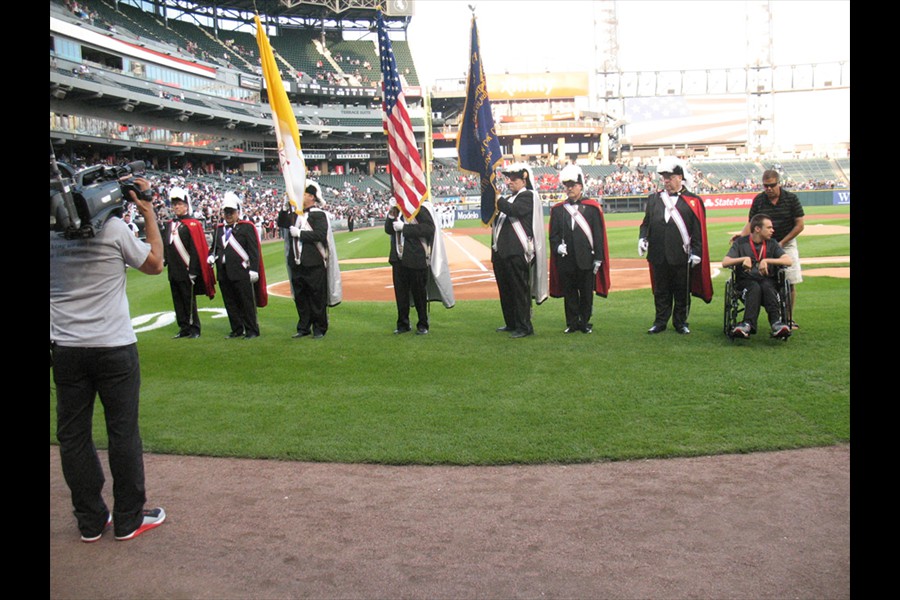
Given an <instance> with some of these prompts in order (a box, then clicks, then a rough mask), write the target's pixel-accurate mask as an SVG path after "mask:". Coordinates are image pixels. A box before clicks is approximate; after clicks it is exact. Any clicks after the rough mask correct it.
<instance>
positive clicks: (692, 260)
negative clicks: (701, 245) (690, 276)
mask: <svg viewBox="0 0 900 600" xmlns="http://www.w3.org/2000/svg"><path fill="white" fill-rule="evenodd" d="M688 262H689V263H691V266H692V267H696V266H697V265H699V264H700V257H699V256H697V255H696V254H691V256H690V257H689V258H688Z"/></svg>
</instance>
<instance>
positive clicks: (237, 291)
mask: <svg viewBox="0 0 900 600" xmlns="http://www.w3.org/2000/svg"><path fill="white" fill-rule="evenodd" d="M219 289H221V290H222V302H224V304H225V311H226V312H227V313H228V323H229V324H230V325H231V333H232V334H234V335H259V323H258V322H257V320H256V297H255V294H254V292H253V284H252V283H250V280H249V279H236V280H235V279H228V278H227V277H222V275H221V273H220V275H219Z"/></svg>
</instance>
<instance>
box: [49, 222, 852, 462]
mask: <svg viewBox="0 0 900 600" xmlns="http://www.w3.org/2000/svg"><path fill="white" fill-rule="evenodd" d="M812 208H814V209H817V208H827V209H829V210H828V211H823V212H836V211H838V210H840V209H845V208H846V212H847V223H849V208H847V207H812ZM737 212H738V213H743V212H744V211H737ZM814 212H815V211H814V210H811V209H807V226H809V225H810V223H814V222H815V217H814V214H813V213H814ZM725 214H727V211H718V212H716V213H715V216H724V215H725ZM634 218H640V215H611V216H610V221H612V220H613V219H634ZM826 222H827V223H832V224H833V223H834V222H833V221H826ZM720 225H721V226H722V229H721V231H720V230H719V226H720ZM458 226H461V227H465V226H466V224H465V223H459V224H458ZM734 229H735V227H734V224H710V239H711V241H712V240H713V239H714V238H715V241H714V242H713V244H712V245H713V247H714V248H715V250H714V251H713V252H712V254H713V257H714V260H717V259H718V258H721V256H723V255H724V254H725V251H726V250H727V247H726V242H727V239H725V236H726V233H727V231H729V230H734ZM636 233H637V232H636V230H631V229H629V228H625V229H623V230H621V235H622V239H618V236H619V235H620V233H619V231H616V229H615V228H610V238H611V246H612V247H613V248H614V250H613V251H612V252H611V254H612V255H613V256H614V257H616V256H622V257H635V256H636V238H637V235H636ZM720 235H721V237H722V238H723V239H725V241H720V240H719V239H718V237H716V236H720ZM336 237H337V238H338V253H339V255H340V256H341V258H382V259H383V257H384V256H385V255H386V253H387V237H386V236H385V234H384V233H383V231H382V230H381V229H380V228H378V227H376V228H374V229H368V230H357V231H354V232H353V233H349V232H343V233H339V234H338V235H337V236H336ZM822 237H823V238H828V240H827V241H823V242H822V244H821V247H820V248H818V252H820V253H821V255H822V256H831V255H841V254H842V253H843V254H849V236H842V235H838V236H822ZM354 238H357V241H355V242H352V243H350V240H352V239H354ZM844 238H847V239H846V240H845V239H844ZM812 240H813V238H812V237H810V238H809V239H806V238H801V255H802V256H811V254H810V253H809V252H807V249H808V248H809V247H810V246H813V245H814V244H813V241H812ZM264 256H265V261H266V266H267V274H268V278H269V281H270V283H271V282H274V281H277V280H281V279H284V274H285V267H284V259H283V250H282V245H281V243H273V244H266V245H265V246H264ZM381 264H383V263H381ZM613 283H615V282H613ZM724 285H725V275H724V274H723V275H720V276H719V277H718V278H717V279H716V281H715V286H716V293H717V296H716V297H715V298H714V299H713V302H712V303H711V304H709V305H706V304H703V303H702V302H700V301H698V300H695V301H694V304H693V308H692V311H691V318H690V323H691V329H692V331H693V333H692V335H690V336H679V335H677V334H675V333H674V332H672V331H667V332H665V333H663V334H660V335H656V336H648V335H646V334H645V333H644V331H645V330H646V328H647V327H648V326H649V325H650V323H651V321H652V317H653V305H652V297H651V294H650V291H649V290H636V291H622V292H613V293H612V294H610V297H609V298H608V299H602V298H597V299H596V301H595V318H594V325H595V328H594V333H593V334H592V335H581V334H578V335H563V334H562V329H563V328H564V326H565V324H564V319H563V307H562V301H561V300H557V299H550V300H548V301H547V302H545V303H544V304H542V305H541V306H537V307H535V314H534V326H535V330H536V332H537V335H535V336H534V337H531V338H525V339H522V340H510V339H508V338H507V336H505V335H503V334H499V333H495V332H494V328H495V327H497V326H498V325H500V324H501V320H502V319H501V316H500V307H499V303H498V302H497V301H487V300H486V301H465V302H458V303H457V305H456V306H455V307H454V308H453V309H450V310H446V309H444V308H442V307H440V306H439V305H437V304H434V305H432V330H431V334H430V335H428V336H415V335H410V334H407V335H403V336H394V335H392V334H391V331H392V330H393V326H394V320H395V317H396V314H395V308H394V305H393V303H391V302H345V303H343V304H342V305H340V306H338V307H336V308H334V309H331V311H330V316H331V328H330V329H329V332H328V335H327V336H326V337H325V338H324V339H322V340H319V341H314V340H311V339H309V338H304V339H301V340H295V339H292V338H291V337H290V336H291V334H292V333H293V332H294V330H295V324H296V318H297V317H296V312H295V309H294V306H293V302H292V301H291V300H290V299H286V298H278V297H272V298H271V299H270V303H269V306H267V307H266V308H263V309H261V311H260V327H261V331H262V336H261V337H260V338H258V339H255V340H243V339H238V340H225V339H223V338H224V336H225V335H226V333H227V332H228V329H229V328H228V324H227V320H226V319H224V318H216V319H214V318H211V316H210V314H209V313H203V312H201V320H202V322H203V336H202V337H201V338H200V339H197V340H172V339H170V338H171V336H172V335H173V334H174V333H175V326H174V325H169V326H167V327H165V328H162V329H157V330H153V331H148V332H144V333H140V334H139V335H138V340H139V341H138V346H139V350H140V354H141V365H142V377H143V387H142V398H141V431H142V435H143V438H144V447H145V449H146V450H147V451H150V452H162V453H173V454H198V455H212V456H239V457H259V458H262V457H265V458H273V459H285V460H312V461H338V462H377V463H389V464H412V463H421V464H505V463H545V462H583V461H597V460H622V459H632V458H645V457H672V456H693V455H701V454H717V453H733V452H751V451H758V450H775V449H783V448H799V447H808V446H821V445H830V444H835V443H843V442H849V440H850V424H849V421H850V417H849V412H850V348H849V339H850V283H849V280H845V279H836V278H829V277H809V278H807V279H806V281H804V283H803V284H802V287H801V288H800V290H799V303H798V311H797V315H796V317H797V320H798V321H800V322H801V324H802V329H801V330H800V331H799V332H797V333H796V334H795V335H794V336H793V337H792V338H791V339H790V340H789V341H787V342H780V341H776V340H773V339H769V338H767V337H765V335H759V336H756V338H755V339H752V340H750V341H742V340H738V341H734V342H731V341H729V340H728V339H727V338H726V337H725V336H724V335H723V333H722V315H723V306H722V299H721V293H722V289H723V288H724ZM128 294H129V298H130V302H131V311H132V316H133V317H137V316H139V315H143V314H148V313H155V312H160V311H171V298H170V295H169V289H168V282H167V280H166V276H165V274H163V275H161V276H159V277H148V276H146V275H143V274H140V273H135V272H132V273H130V274H129V281H128ZM200 306H201V308H205V307H221V306H222V303H221V297H220V296H217V298H216V299H215V300H214V301H208V300H206V299H201V301H200ZM761 320H762V322H763V323H765V317H764V316H763V317H761ZM98 405H99V403H98ZM55 427H56V422H55V400H54V393H53V385H52V377H51V402H50V440H51V443H55V435H54V432H55ZM95 435H96V438H97V443H98V445H99V446H105V443H106V440H105V431H104V427H103V425H102V415H101V414H100V409H99V408H97V409H96V411H95Z"/></svg>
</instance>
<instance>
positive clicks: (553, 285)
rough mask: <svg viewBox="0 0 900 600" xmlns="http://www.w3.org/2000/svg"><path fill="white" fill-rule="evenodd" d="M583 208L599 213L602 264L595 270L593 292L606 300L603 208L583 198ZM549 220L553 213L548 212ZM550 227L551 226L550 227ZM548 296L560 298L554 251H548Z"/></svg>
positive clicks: (607, 272)
mask: <svg viewBox="0 0 900 600" xmlns="http://www.w3.org/2000/svg"><path fill="white" fill-rule="evenodd" d="M581 203H582V204H584V205H585V206H593V207H595V208H596V209H597V210H598V211H599V212H600V224H601V226H602V227H603V258H602V259H601V260H602V261H603V264H602V265H600V268H599V269H598V270H597V275H596V277H595V278H594V291H595V292H596V293H597V295H598V296H602V297H603V298H606V297H607V295H609V288H610V280H609V243H608V242H607V239H606V219H604V218H603V208H602V207H601V206H600V203H599V202H597V201H596V200H591V199H590V198H585V199H583V200H582V201H581ZM561 204H565V201H563V202H557V203H556V204H554V205H553V208H556V207H557V206H560V205H561ZM550 215H551V218H552V216H553V211H552V209H551V211H550ZM551 227H552V226H551ZM550 295H551V296H553V297H554V298H562V297H563V291H562V284H561V283H560V281H559V272H558V271H557V270H556V252H555V251H554V249H552V248H551V249H550Z"/></svg>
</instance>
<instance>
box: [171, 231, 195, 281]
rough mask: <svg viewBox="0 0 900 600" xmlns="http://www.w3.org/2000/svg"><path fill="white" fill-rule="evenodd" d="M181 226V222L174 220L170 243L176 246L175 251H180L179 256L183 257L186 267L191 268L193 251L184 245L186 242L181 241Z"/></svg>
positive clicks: (182, 260)
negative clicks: (179, 232) (179, 231)
mask: <svg viewBox="0 0 900 600" xmlns="http://www.w3.org/2000/svg"><path fill="white" fill-rule="evenodd" d="M179 227H181V223H179V222H178V221H172V231H170V232H169V243H170V244H172V245H173V246H175V251H176V252H177V253H178V256H180V257H181V262H183V263H184V267H185V268H186V269H190V268H191V253H190V252H189V251H188V249H187V248H185V247H184V242H182V241H181V236H180V235H178V228H179Z"/></svg>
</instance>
